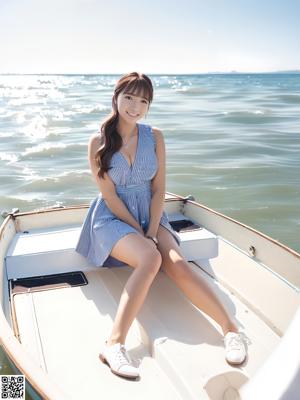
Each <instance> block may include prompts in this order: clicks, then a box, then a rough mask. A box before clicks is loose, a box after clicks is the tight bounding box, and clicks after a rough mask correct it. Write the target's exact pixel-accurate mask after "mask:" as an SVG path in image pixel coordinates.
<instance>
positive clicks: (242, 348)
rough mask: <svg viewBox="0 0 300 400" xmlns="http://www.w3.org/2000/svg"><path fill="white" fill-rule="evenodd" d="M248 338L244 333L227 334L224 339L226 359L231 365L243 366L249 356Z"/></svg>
mask: <svg viewBox="0 0 300 400" xmlns="http://www.w3.org/2000/svg"><path fill="white" fill-rule="evenodd" d="M245 342H246V338H245V335H244V333H242V332H238V333H236V332H227V333H226V335H225V337H224V344H225V353H226V354H225V358H226V361H227V362H228V363H229V364H242V363H243V362H244V361H245V359H246V356H247V351H246V344H245Z"/></svg>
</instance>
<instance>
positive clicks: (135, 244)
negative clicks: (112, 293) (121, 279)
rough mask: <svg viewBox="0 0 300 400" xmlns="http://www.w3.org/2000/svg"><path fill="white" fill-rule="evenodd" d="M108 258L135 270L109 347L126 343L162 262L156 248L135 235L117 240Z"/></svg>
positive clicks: (125, 292)
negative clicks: (110, 256)
mask: <svg viewBox="0 0 300 400" xmlns="http://www.w3.org/2000/svg"><path fill="white" fill-rule="evenodd" d="M111 255H112V256H113V257H114V258H117V259H118V260H120V261H123V262H125V263H126V264H128V265H130V266H132V267H133V268H134V271H133V272H132V274H131V276H130V278H129V279H128V281H127V282H126V285H125V287H124V290H123V292H122V294H121V298H120V302H119V306H118V310H117V314H116V317H115V320H114V324H113V328H112V332H111V335H110V337H109V339H108V341H107V344H108V345H113V344H115V343H122V344H124V343H125V339H126V336H127V333H128V330H129V328H130V326H131V324H132V322H133V320H134V318H135V317H136V315H137V313H138V312H139V310H140V308H141V306H142V305H143V303H144V300H145V298H146V295H147V293H148V290H149V288H150V286H151V283H152V282H153V279H154V278H155V276H156V274H157V272H158V271H159V268H160V266H161V261H162V258H161V255H160V253H159V251H158V250H157V249H156V248H155V245H154V244H153V245H152V243H151V242H150V241H149V240H147V239H145V238H143V236H142V235H138V234H135V233H131V234H128V235H126V236H125V237H123V238H122V239H120V240H119V241H118V242H117V243H116V245H115V246H114V247H113V249H112V252H111Z"/></svg>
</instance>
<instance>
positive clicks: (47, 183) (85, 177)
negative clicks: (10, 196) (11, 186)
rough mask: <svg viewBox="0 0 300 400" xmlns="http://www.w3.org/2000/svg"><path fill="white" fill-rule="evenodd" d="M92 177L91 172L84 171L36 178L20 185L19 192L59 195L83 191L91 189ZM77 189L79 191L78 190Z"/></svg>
mask: <svg viewBox="0 0 300 400" xmlns="http://www.w3.org/2000/svg"><path fill="white" fill-rule="evenodd" d="M91 183H92V177H91V174H90V173H89V172H87V171H86V172H84V171H67V172H65V171H64V172H62V173H61V174H59V175H56V176H46V177H39V178H34V179H32V180H31V181H27V182H24V183H23V184H21V185H20V189H19V192H20V193H22V192H39V191H46V192H48V193H51V192H53V193H58V194H59V192H58V191H64V192H66V191H69V190H70V189H71V190H73V189H75V190H78V188H80V190H83V189H84V188H85V187H90V186H91ZM76 188H77V189H76Z"/></svg>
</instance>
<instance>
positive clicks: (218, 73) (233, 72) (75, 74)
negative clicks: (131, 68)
mask: <svg viewBox="0 0 300 400" xmlns="http://www.w3.org/2000/svg"><path fill="white" fill-rule="evenodd" d="M123 73H124V71H123V72H120V73H118V72H115V73H101V72H95V73H92V72H87V73H85V72H82V73H68V72H66V73H64V72H57V73H54V72H51V73H46V72H43V73H39V72H37V73H33V72H32V73H22V72H3V73H0V76H7V75H9V76H18V75H29V76H32V75H39V76H49V75H51V76H58V75H67V76H81V75H85V76H87V75H90V76H98V75H106V76H119V75H122V74H123ZM147 74H148V75H151V76H162V75H167V76H197V75H279V74H280V75H292V74H293V75H299V74H300V70H290V71H289V70H287V71H268V72H239V71H231V72H218V71H213V72H198V73H196V72H194V73H192V72H190V73H189V72H187V73H166V72H162V73H151V72H150V73H147Z"/></svg>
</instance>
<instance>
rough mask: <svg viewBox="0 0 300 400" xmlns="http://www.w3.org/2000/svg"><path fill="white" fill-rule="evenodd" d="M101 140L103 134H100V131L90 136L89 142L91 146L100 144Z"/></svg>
mask: <svg viewBox="0 0 300 400" xmlns="http://www.w3.org/2000/svg"><path fill="white" fill-rule="evenodd" d="M100 142H101V136H100V133H99V132H97V133H93V134H92V135H91V136H90V139H89V144H90V145H91V146H98V147H99V146H100Z"/></svg>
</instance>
